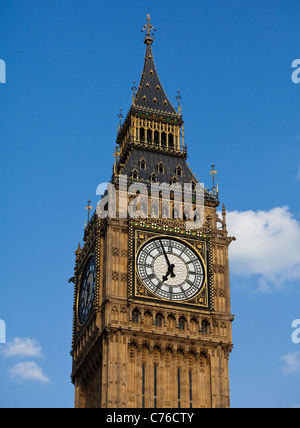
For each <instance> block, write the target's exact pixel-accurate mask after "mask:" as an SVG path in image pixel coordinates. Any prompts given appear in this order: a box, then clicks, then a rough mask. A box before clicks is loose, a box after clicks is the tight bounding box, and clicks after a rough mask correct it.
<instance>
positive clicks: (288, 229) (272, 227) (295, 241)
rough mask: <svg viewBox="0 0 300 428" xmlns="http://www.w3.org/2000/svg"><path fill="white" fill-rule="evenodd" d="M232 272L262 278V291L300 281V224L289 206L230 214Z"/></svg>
mask: <svg viewBox="0 0 300 428" xmlns="http://www.w3.org/2000/svg"><path fill="white" fill-rule="evenodd" d="M227 223H228V230H229V234H230V236H235V237H236V238H237V240H236V241H235V242H233V243H232V244H231V245H230V250H229V251H230V263H231V272H232V273H234V274H236V275H246V276H252V275H256V276H258V278H259V288H260V291H272V290H274V289H277V290H279V289H282V288H283V287H284V286H285V285H286V283H287V282H289V281H295V280H299V279H300V223H299V222H298V221H297V220H296V219H295V218H294V216H293V214H292V213H291V212H290V211H289V208H288V207H277V208H273V209H271V210H269V211H244V212H239V211H232V212H228V213H227Z"/></svg>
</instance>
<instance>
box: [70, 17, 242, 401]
mask: <svg viewBox="0 0 300 428" xmlns="http://www.w3.org/2000/svg"><path fill="white" fill-rule="evenodd" d="M144 31H145V32H146V36H145V40H144V42H145V45H146V54H145V62H144V69H143V72H142V78H141V82H140V85H139V87H138V88H136V87H135V85H134V86H133V101H132V106H131V108H130V110H129V112H128V114H127V116H126V118H125V120H124V121H123V123H122V122H121V118H122V115H121V114H120V126H119V129H118V133H117V147H116V152H115V164H114V167H113V176H112V179H111V183H110V187H111V188H114V198H113V202H111V200H110V198H109V194H108V193H109V192H108V193H107V192H106V193H105V194H104V195H103V198H102V200H101V203H99V207H100V206H101V207H102V208H101V209H99V210H98V209H97V210H96V212H95V213H94V214H93V215H92V216H91V218H89V222H88V224H87V226H86V228H85V233H84V244H83V246H81V245H79V247H78V249H77V250H76V252H75V255H76V262H75V276H74V278H72V281H73V282H74V319H73V341H72V352H71V354H72V359H73V368H72V382H73V383H74V385H75V407H76V408H200V407H202V408H228V407H229V406H230V394H229V369H228V361H229V354H230V352H231V350H232V333H231V323H232V321H233V316H232V315H231V306H230V282H229V262H228V247H229V245H230V243H231V241H232V239H234V238H230V237H228V233H227V226H226V211H225V207H224V205H223V210H222V214H219V213H218V212H217V208H218V207H219V205H220V203H219V193H218V191H217V189H216V186H215V182H214V178H215V173H216V171H215V169H214V165H213V169H212V171H211V174H212V176H213V188H212V189H210V190H209V189H207V188H206V189H205V190H203V192H202V202H203V204H202V211H201V212H202V214H201V215H200V217H199V218H201V222H200V223H199V224H198V226H196V227H192V226H191V222H190V221H189V216H188V213H189V212H190V213H192V212H193V213H195V212H196V211H195V209H196V208H197V207H196V205H197V195H198V193H199V192H198V190H199V188H201V186H200V184H199V183H198V180H197V179H196V177H195V175H194V174H193V173H192V171H191V169H190V167H189V164H188V163H187V156H188V153H187V146H186V143H185V140H184V122H183V117H182V109H181V108H180V103H179V101H180V94H179V93H178V97H177V99H178V109H175V108H174V107H173V106H172V104H171V103H170V101H169V99H168V97H167V95H166V93H165V91H164V89H163V86H162V84H161V82H160V80H159V77H158V74H157V70H156V66H155V63H154V59H153V51H152V44H153V41H154V38H153V31H154V28H153V26H152V25H151V23H150V17H149V16H148V19H147V24H146V25H145V27H144ZM124 180H125V181H124ZM124 183H125V184H124ZM183 188H184V193H183V192H182V193H180V189H183ZM202 189H203V188H202ZM200 193H201V192H200ZM166 195H168V197H166ZM185 196H187V197H186V198H185ZM186 199H187V201H186ZM110 205H113V206H114V208H115V215H103V214H104V212H105V210H106V211H108V206H110ZM125 206H126V210H125V211H126V215H124V207H125ZM142 206H143V209H142ZM133 207H134V208H135V210H134V214H132V215H130V212H131V211H132V208H133ZM127 208H128V210H127ZM130 208H131V211H130ZM88 209H89V210H90V209H91V207H90V206H89V207H88ZM112 211H114V210H112ZM106 214H107V213H106ZM198 220H199V219H198Z"/></svg>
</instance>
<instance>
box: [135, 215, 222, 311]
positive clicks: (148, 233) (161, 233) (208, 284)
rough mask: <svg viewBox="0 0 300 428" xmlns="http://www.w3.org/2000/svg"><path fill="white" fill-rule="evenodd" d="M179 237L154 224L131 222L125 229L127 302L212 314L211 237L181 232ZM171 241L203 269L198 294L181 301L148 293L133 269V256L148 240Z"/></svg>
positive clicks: (169, 230)
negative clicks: (180, 245)
mask: <svg viewBox="0 0 300 428" xmlns="http://www.w3.org/2000/svg"><path fill="white" fill-rule="evenodd" d="M182 235H183V236H180V234H178V230H177V229H176V230H173V229H170V228H166V227H162V228H160V227H159V226H157V225H153V224H152V225H150V224H146V223H145V222H142V223H138V222H132V223H131V225H130V228H129V269H128V271H129V278H128V279H129V282H128V299H129V301H131V302H134V301H136V302H141V301H147V303H150V302H151V301H152V302H155V303H156V304H157V302H160V303H161V304H162V305H164V306H165V305H167V306H177V307H178V306H184V307H186V306H189V307H195V308H197V309H199V308H202V309H206V310H210V311H212V310H213V308H214V298H213V270H212V245H211V236H210V234H206V235H205V236H203V235H201V236H200V233H192V232H187V231H185V232H182ZM158 237H159V238H173V239H176V240H178V241H180V242H182V243H184V244H186V245H187V246H188V247H190V248H191V250H192V251H194V252H195V253H196V255H197V256H198V257H199V259H200V260H201V262H202V264H203V267H204V274H205V279H204V283H203V285H202V287H201V289H200V290H199V292H198V293H197V294H196V295H195V296H194V297H192V298H191V299H188V300H185V301H170V300H167V299H164V298H162V297H159V296H156V295H155V294H153V293H151V291H149V290H148V288H147V287H146V286H145V285H144V284H143V282H142V281H141V279H140V277H139V274H138V272H137V268H136V261H137V255H138V253H139V251H140V250H141V248H142V247H143V246H144V245H145V244H146V243H147V242H149V241H151V240H152V239H155V238H158Z"/></svg>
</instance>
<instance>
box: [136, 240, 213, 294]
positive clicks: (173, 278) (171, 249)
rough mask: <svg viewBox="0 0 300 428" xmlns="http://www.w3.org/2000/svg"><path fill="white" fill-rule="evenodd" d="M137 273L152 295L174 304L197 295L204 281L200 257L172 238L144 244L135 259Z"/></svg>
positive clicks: (184, 244)
mask: <svg viewBox="0 0 300 428" xmlns="http://www.w3.org/2000/svg"><path fill="white" fill-rule="evenodd" d="M137 272H138V275H139V277H140V279H141V281H142V283H143V284H144V285H145V287H146V288H147V289H148V290H149V291H150V292H151V293H153V294H155V295H156V296H158V297H160V298H162V299H165V300H170V301H177V302H178V301H186V300H190V299H192V298H193V297H194V296H196V295H197V294H198V293H199V292H200V290H201V288H202V286H203V284H204V280H205V273H204V267H203V264H202V261H201V259H200V257H199V255H198V254H197V253H196V252H195V251H193V250H192V249H191V248H190V247H189V246H188V245H187V244H186V243H184V242H182V241H179V240H177V239H174V238H165V237H163V238H156V239H153V240H151V241H149V242H147V243H146V244H145V245H144V246H143V247H142V248H141V250H140V251H139V254H138V256H137Z"/></svg>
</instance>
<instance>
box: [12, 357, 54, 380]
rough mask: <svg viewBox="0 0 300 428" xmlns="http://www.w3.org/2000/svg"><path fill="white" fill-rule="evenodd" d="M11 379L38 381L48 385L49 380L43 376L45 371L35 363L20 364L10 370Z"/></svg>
mask: <svg viewBox="0 0 300 428" xmlns="http://www.w3.org/2000/svg"><path fill="white" fill-rule="evenodd" d="M9 374H10V376H11V378H13V379H15V380H36V381H39V382H43V383H47V382H49V379H48V377H47V376H45V375H44V374H43V370H42V368H41V367H39V366H38V365H37V364H36V363H35V362H34V361H26V362H23V363H18V364H16V365H15V366H14V367H12V368H11V369H10V370H9Z"/></svg>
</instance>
